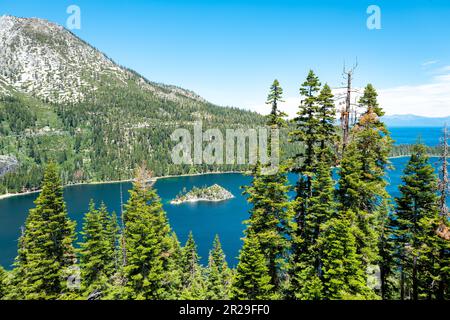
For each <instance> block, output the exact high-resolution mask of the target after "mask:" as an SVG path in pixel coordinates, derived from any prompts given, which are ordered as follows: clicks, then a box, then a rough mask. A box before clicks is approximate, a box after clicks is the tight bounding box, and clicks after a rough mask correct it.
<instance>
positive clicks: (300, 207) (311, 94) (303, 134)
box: [290, 70, 323, 296]
mask: <svg viewBox="0 0 450 320" xmlns="http://www.w3.org/2000/svg"><path fill="white" fill-rule="evenodd" d="M320 86H321V83H320V81H319V78H318V77H317V76H316V75H315V73H314V72H313V71H312V70H310V71H309V73H308V76H307V77H306V81H305V82H304V83H303V84H302V86H301V87H300V95H301V96H302V97H303V100H302V102H301V104H300V106H299V111H298V112H297V117H296V118H295V119H294V120H293V122H294V130H293V131H292V132H290V136H291V137H292V141H293V142H298V143H300V144H301V147H302V150H303V151H302V152H300V153H298V154H297V155H295V157H294V159H293V168H292V171H293V172H295V173H297V174H298V180H297V183H296V186H295V192H296V196H295V201H294V202H293V210H294V215H295V222H296V232H295V236H294V237H293V246H292V253H293V257H292V259H291V260H292V262H291V265H292V266H293V268H291V270H290V273H291V278H292V279H293V281H294V282H293V284H292V286H291V287H292V290H291V293H290V294H291V295H292V294H293V292H297V294H296V295H297V296H298V290H299V289H300V283H298V282H297V283H296V279H301V278H304V276H305V272H307V273H308V271H307V270H303V268H304V267H306V266H307V265H308V262H307V261H305V259H304V258H305V257H304V256H303V255H304V253H305V252H306V251H307V250H308V246H309V245H310V244H311V243H310V241H309V239H307V238H308V236H307V234H306V233H307V231H306V217H307V215H308V213H307V212H308V207H309V200H310V199H311V197H312V177H313V174H314V173H313V172H314V165H315V164H316V151H317V143H318V141H320V136H321V134H320V133H319V131H318V129H319V126H320V120H319V118H318V112H319V97H318V96H319V91H320ZM322 133H323V132H322ZM308 269H309V270H310V271H312V270H313V269H311V268H310V266H308ZM312 272H313V271H312ZM315 282H317V281H315ZM313 291H314V290H313Z"/></svg>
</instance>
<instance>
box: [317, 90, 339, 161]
mask: <svg viewBox="0 0 450 320" xmlns="http://www.w3.org/2000/svg"><path fill="white" fill-rule="evenodd" d="M333 99H334V96H333V93H332V91H331V88H330V87H329V86H328V84H325V85H324V86H323V88H322V90H321V91H320V94H319V96H318V103H319V107H318V114H317V117H318V119H319V126H318V128H317V135H318V141H317V142H318V145H319V146H318V151H317V159H319V160H320V161H329V163H330V165H333V164H334V162H335V158H336V156H335V153H334V152H333V149H332V147H334V144H335V143H336V140H337V138H338V136H337V133H336V128H335V120H336V108H335V105H334V100H333Z"/></svg>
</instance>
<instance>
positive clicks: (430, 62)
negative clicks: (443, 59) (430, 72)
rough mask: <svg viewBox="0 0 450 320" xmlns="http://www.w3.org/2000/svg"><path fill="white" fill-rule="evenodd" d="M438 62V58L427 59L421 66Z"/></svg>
mask: <svg viewBox="0 0 450 320" xmlns="http://www.w3.org/2000/svg"><path fill="white" fill-rule="evenodd" d="M438 62H439V60H429V61H425V62H424V63H422V66H423V67H427V66H431V65H433V64H436V63H438Z"/></svg>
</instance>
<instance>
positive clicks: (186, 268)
mask: <svg viewBox="0 0 450 320" xmlns="http://www.w3.org/2000/svg"><path fill="white" fill-rule="evenodd" d="M199 261H200V257H199V256H198V250H197V244H196V243H195V240H194V235H193V234H192V232H190V233H189V236H188V240H187V241H186V244H185V246H184V247H183V250H182V262H183V292H182V298H183V299H187V300H202V299H205V298H206V290H207V288H206V283H205V279H204V277H203V273H204V271H203V268H202V266H201V265H200V264H199Z"/></svg>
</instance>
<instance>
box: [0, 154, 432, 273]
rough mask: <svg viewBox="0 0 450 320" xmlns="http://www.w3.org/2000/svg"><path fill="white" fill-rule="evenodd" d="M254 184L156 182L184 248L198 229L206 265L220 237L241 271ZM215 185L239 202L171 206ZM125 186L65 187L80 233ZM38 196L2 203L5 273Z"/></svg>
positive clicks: (238, 179) (220, 178)
mask: <svg viewBox="0 0 450 320" xmlns="http://www.w3.org/2000/svg"><path fill="white" fill-rule="evenodd" d="M407 161H408V158H395V159H392V163H393V165H394V166H395V170H391V171H390V172H389V177H388V181H389V183H390V185H389V188H388V191H389V193H390V194H391V195H392V196H397V195H398V189H397V187H398V185H399V183H400V182H401V180H400V177H401V174H402V171H403V168H404V166H405V164H406V162H407ZM431 162H432V163H433V164H434V165H435V166H436V167H437V166H438V159H437V158H432V159H431ZM289 179H290V181H291V183H292V184H294V183H295V179H296V178H295V175H290V176H289ZM250 182H251V178H250V177H249V176H245V175H242V174H238V173H232V174H209V175H201V176H191V177H177V178H167V179H160V180H158V181H157V182H156V184H155V188H156V189H157V191H158V194H159V195H160V197H161V199H162V201H163V205H164V209H165V210H166V212H167V215H168V217H169V221H170V224H171V226H172V228H173V230H174V231H175V232H176V233H177V235H178V237H179V239H180V241H181V242H182V244H184V242H185V241H186V239H187V236H188V234H189V232H190V231H191V230H192V232H193V234H194V237H195V240H196V242H197V245H198V249H199V254H200V256H201V257H202V260H201V262H202V263H203V264H206V263H207V258H208V251H209V250H210V247H211V245H212V242H213V239H214V236H215V235H216V234H219V236H220V239H221V242H222V245H223V249H224V251H225V253H226V255H227V260H228V262H229V264H230V265H231V266H235V265H236V263H237V256H238V254H239V249H240V248H241V245H242V242H241V238H242V236H243V230H244V228H245V225H243V221H245V220H246V219H247V218H248V211H249V209H250V206H249V204H248V203H247V201H246V199H245V197H244V196H242V189H241V188H240V187H241V186H243V185H248V184H249V183H250ZM215 183H217V184H219V185H221V186H223V187H224V188H226V189H227V190H229V191H230V192H231V193H233V195H235V198H234V199H231V200H228V201H225V202H216V203H209V202H198V203H186V204H182V205H178V206H174V205H171V204H169V201H170V200H172V199H173V198H174V197H175V196H176V195H177V194H178V193H179V192H180V191H181V190H182V189H183V188H184V187H186V188H187V189H188V190H189V189H190V188H192V187H193V186H199V187H201V186H210V185H213V184H215ZM121 185H122V189H123V191H124V201H126V200H127V199H128V192H127V190H128V189H129V188H130V187H131V183H122V184H119V183H111V184H94V185H78V186H71V187H67V188H65V191H64V197H65V200H66V202H67V207H68V212H69V215H70V217H71V218H72V219H74V220H76V221H77V229H78V230H79V229H80V228H81V225H82V219H83V215H84V213H85V212H86V211H87V208H88V205H89V201H90V199H94V200H95V201H96V202H97V203H100V202H101V201H103V202H105V204H106V205H107V206H108V209H109V210H110V211H113V210H114V211H116V212H120V186H121ZM36 197H37V194H28V195H22V196H17V197H11V198H7V199H3V200H0V253H1V255H0V264H1V265H3V266H4V267H5V268H10V267H11V263H12V262H13V261H14V257H15V256H16V253H17V239H18V237H19V234H20V228H21V226H22V225H23V224H24V221H25V219H26V216H27V214H28V210H29V209H30V208H32V207H33V201H34V200H35V199H36Z"/></svg>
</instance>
